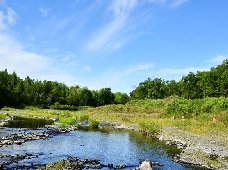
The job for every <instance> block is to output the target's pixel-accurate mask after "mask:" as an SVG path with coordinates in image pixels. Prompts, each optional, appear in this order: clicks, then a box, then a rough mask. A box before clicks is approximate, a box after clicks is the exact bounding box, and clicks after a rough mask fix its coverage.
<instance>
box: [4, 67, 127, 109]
mask: <svg viewBox="0 0 228 170" xmlns="http://www.w3.org/2000/svg"><path fill="white" fill-rule="evenodd" d="M128 100H129V96H128V95H127V94H126V93H120V92H118V93H112V92H111V89H110V88H102V89H100V90H89V89H88V88H87V87H80V86H79V85H76V86H71V87H68V86H67V85H65V84H63V83H59V82H56V81H55V82H54V81H46V80H44V81H38V80H33V79H31V78H30V77H26V78H25V79H21V78H19V77H18V76H17V74H16V73H15V72H13V73H12V74H10V73H8V71H7V70H4V71H0V108H1V107H4V106H10V107H23V106H42V107H47V106H51V105H54V104H55V105H57V106H58V105H70V106H76V107H78V106H94V107H96V106H101V105H106V104H114V103H116V104H118V103H122V104H124V103H126V102H127V101H128Z"/></svg>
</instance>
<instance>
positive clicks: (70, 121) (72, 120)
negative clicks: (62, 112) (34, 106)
mask: <svg viewBox="0 0 228 170" xmlns="http://www.w3.org/2000/svg"><path fill="white" fill-rule="evenodd" d="M58 122H59V123H62V124H64V125H65V124H68V125H74V124H75V123H76V119H75V118H59V120H58Z"/></svg>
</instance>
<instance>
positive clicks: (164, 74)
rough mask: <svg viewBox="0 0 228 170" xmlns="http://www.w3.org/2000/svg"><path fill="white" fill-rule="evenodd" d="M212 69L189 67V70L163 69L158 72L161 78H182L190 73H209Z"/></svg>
mask: <svg viewBox="0 0 228 170" xmlns="http://www.w3.org/2000/svg"><path fill="white" fill-rule="evenodd" d="M208 70H210V67H202V68H200V67H188V68H163V69H160V70H158V71H157V75H158V76H161V77H167V76H174V77H179V78H180V77H181V76H184V75H187V74H188V73H189V72H193V73H196V72H197V71H208Z"/></svg>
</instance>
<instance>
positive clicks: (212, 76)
mask: <svg viewBox="0 0 228 170" xmlns="http://www.w3.org/2000/svg"><path fill="white" fill-rule="evenodd" d="M172 95H175V96H180V97H183V98H186V99H200V98H205V97H221V96H223V97H227V96H228V60H227V59H226V60H224V61H223V63H222V64H221V65H218V66H217V67H212V68H211V69H210V71H202V72H200V71H198V72H197V73H192V72H190V73H189V74H188V75H186V76H184V77H182V79H181V80H180V81H175V80H171V81H165V80H163V79H160V78H155V79H150V78H148V79H147V80H145V81H144V82H141V83H140V84H139V85H138V86H137V87H136V89H134V90H133V91H132V92H131V93H130V96H131V99H163V98H166V97H169V96H172Z"/></svg>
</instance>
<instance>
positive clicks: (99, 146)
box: [0, 129, 196, 170]
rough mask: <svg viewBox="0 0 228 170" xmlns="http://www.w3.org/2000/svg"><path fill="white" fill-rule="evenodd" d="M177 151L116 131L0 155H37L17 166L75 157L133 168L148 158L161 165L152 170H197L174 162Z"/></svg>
mask: <svg viewBox="0 0 228 170" xmlns="http://www.w3.org/2000/svg"><path fill="white" fill-rule="evenodd" d="M1 130H3V129H1ZM178 152H180V151H179V150H178V149H177V148H176V147H175V146H167V145H165V144H164V143H163V142H160V141H158V140H156V139H151V138H149V137H145V136H144V135H142V134H139V133H136V132H132V131H131V132H126V131H116V130H115V131H74V132H70V133H64V134H60V135H57V136H54V137H52V138H49V139H47V140H36V141H29V142H26V143H24V144H22V145H10V146H7V147H2V148H0V153H2V154H9V155H15V154H33V155H37V157H33V158H32V159H25V160H22V161H19V162H18V165H31V164H45V163H50V162H56V161H58V160H61V159H66V158H67V157H68V156H76V157H79V158H81V159H86V158H87V159H97V160H100V161H101V163H103V164H108V163H112V164H114V165H117V164H126V165H129V166H133V167H136V166H139V162H140V161H141V160H145V159H149V160H151V161H154V162H160V163H161V164H163V165H164V166H162V167H154V169H157V170H160V169H162V170H184V169H196V168H195V167H194V168H193V167H187V166H186V165H184V164H180V163H176V162H174V161H173V156H174V155H175V154H177V153H178ZM13 166H15V165H14V164H11V165H9V166H8V167H9V168H10V167H11V168H12V167H13ZM129 169H132V168H129Z"/></svg>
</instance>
